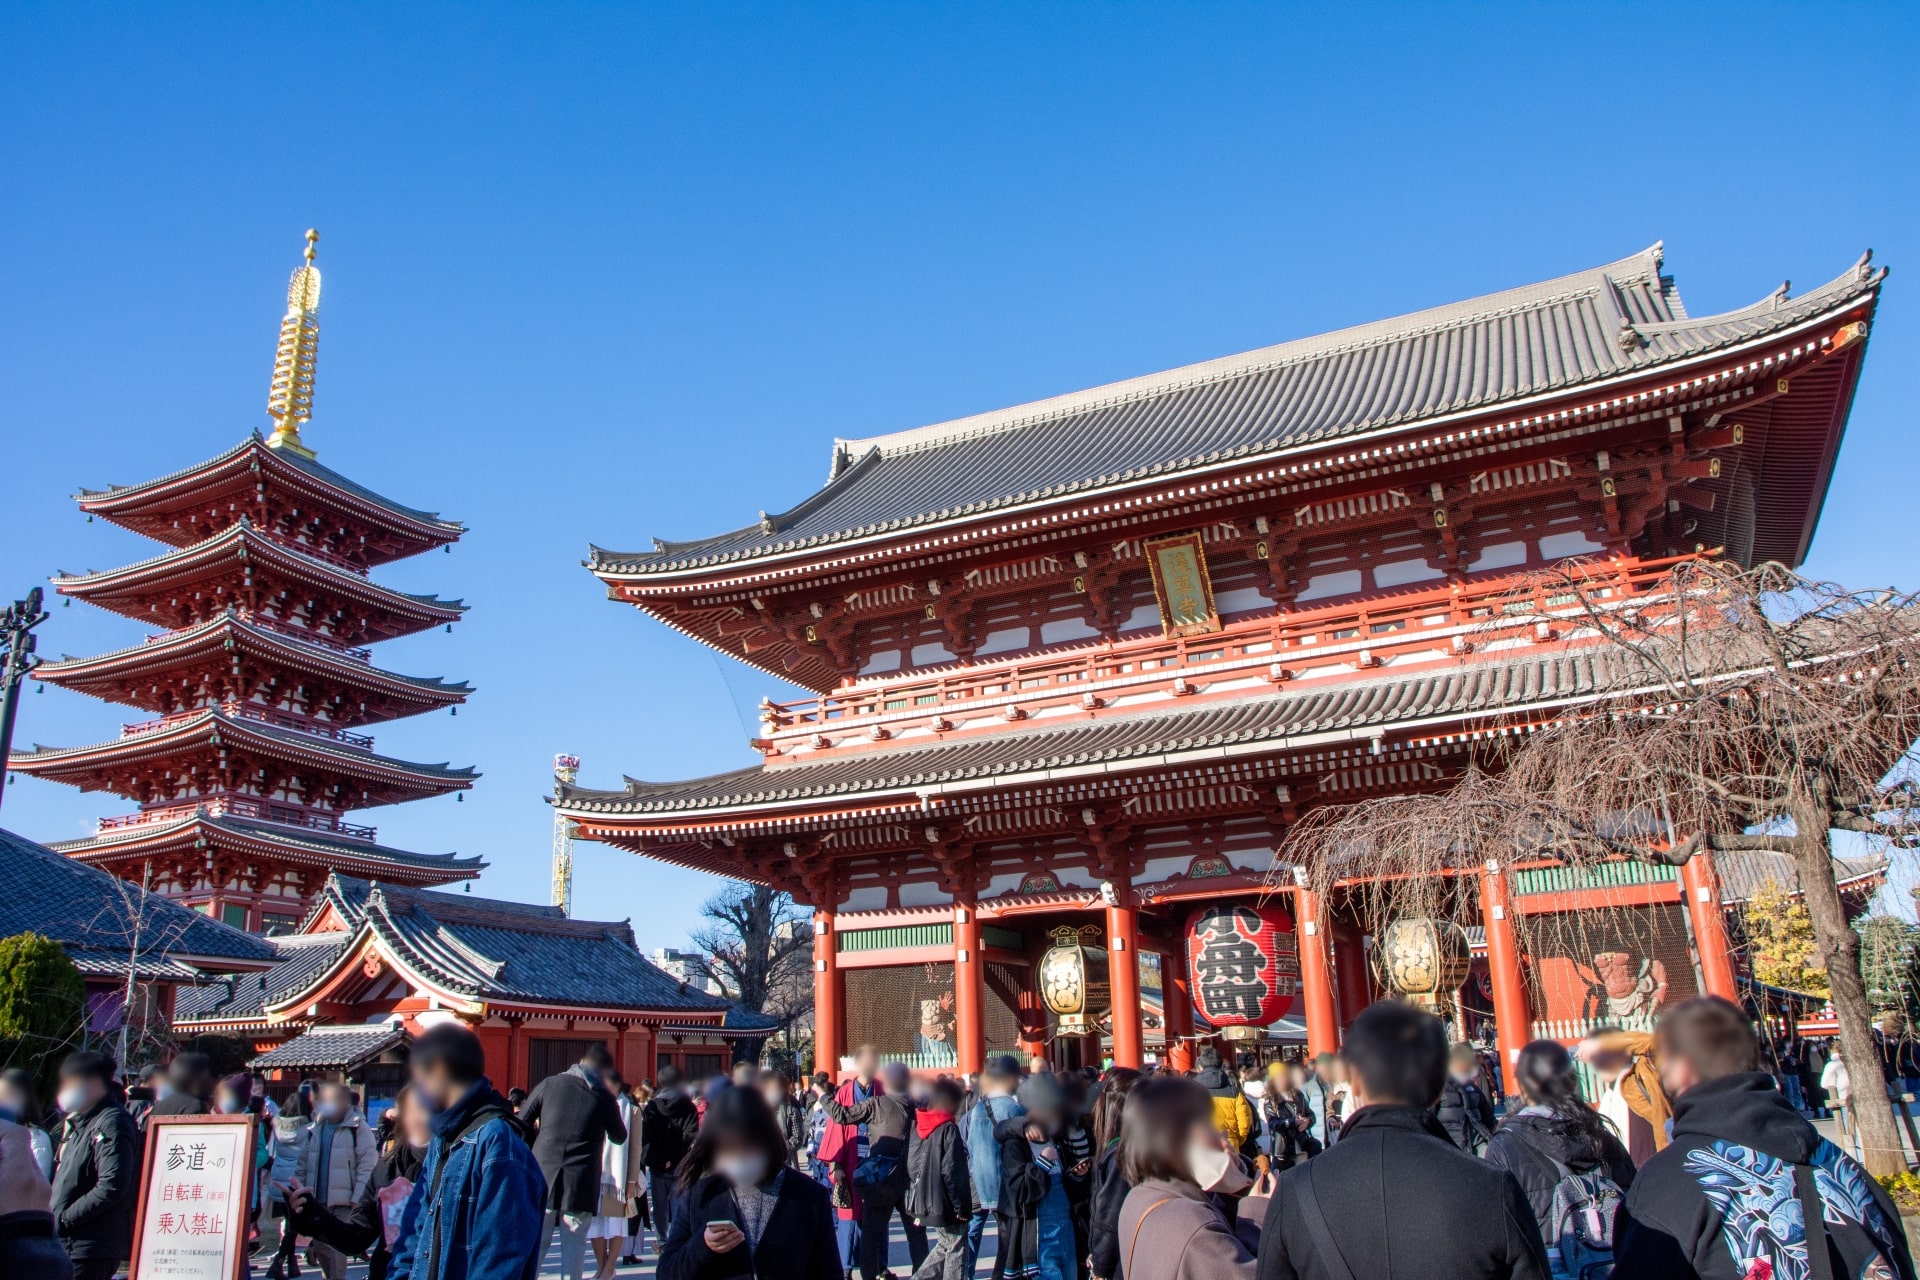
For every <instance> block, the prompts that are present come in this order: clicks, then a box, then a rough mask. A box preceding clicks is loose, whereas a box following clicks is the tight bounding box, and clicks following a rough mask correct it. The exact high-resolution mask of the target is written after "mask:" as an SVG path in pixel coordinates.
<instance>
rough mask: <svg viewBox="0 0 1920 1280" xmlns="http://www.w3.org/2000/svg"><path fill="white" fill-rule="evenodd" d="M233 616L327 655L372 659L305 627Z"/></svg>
mask: <svg viewBox="0 0 1920 1280" xmlns="http://www.w3.org/2000/svg"><path fill="white" fill-rule="evenodd" d="M233 614H234V616H235V617H236V618H238V619H240V621H242V622H244V623H246V624H247V625H248V626H250V627H258V628H259V629H260V630H262V631H271V632H273V634H275V635H277V636H285V637H286V638H287V639H289V640H297V641H299V642H300V643H301V644H310V645H312V646H313V647H314V648H316V649H325V650H326V651H327V652H328V653H337V654H339V655H340V656H341V657H343V658H351V659H353V660H354V661H355V662H368V661H371V660H372V658H373V650H371V649H361V648H358V647H356V646H354V645H350V644H342V643H340V642H339V641H338V640H330V639H328V638H327V637H326V636H323V635H321V634H319V633H318V632H314V631H309V630H307V629H306V628H305V627H296V626H294V625H292V624H291V623H286V622H276V621H275V620H274V619H272V618H269V617H266V616H265V615H263V614H258V613H255V612H254V611H253V610H251V609H235V610H234V611H233ZM179 634H180V633H179V632H177V631H155V632H151V633H149V634H148V636H147V643H148V644H153V643H155V642H156V641H160V640H171V639H173V638H174V637H175V636H177V635H179Z"/></svg>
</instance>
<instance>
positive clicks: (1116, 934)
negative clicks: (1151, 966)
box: [1096, 877, 1147, 1070]
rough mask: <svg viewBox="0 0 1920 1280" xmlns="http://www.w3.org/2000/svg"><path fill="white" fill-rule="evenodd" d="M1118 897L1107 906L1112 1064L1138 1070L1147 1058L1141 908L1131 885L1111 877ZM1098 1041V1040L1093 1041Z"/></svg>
mask: <svg viewBox="0 0 1920 1280" xmlns="http://www.w3.org/2000/svg"><path fill="white" fill-rule="evenodd" d="M1113 888H1114V895H1115V897H1116V899H1117V901H1116V902H1115V904H1114V905H1113V906H1110V907H1108V908H1107V982H1108V985H1109V989H1110V990H1111V991H1112V993H1113V1065H1114V1066H1116V1067H1132V1068H1134V1069H1135V1070H1138V1069H1139V1068H1140V1067H1141V1066H1142V1065H1143V1064H1144V1063H1145V1062H1146V1056H1147V1054H1146V1043H1145V1041H1146V1035H1145V1032H1144V1030H1143V1029H1142V1027H1141V1025H1140V1023H1141V1017H1142V1014H1141V1010H1140V908H1138V907H1136V906H1135V905H1134V904H1133V885H1132V883H1131V882H1130V881H1129V880H1127V879H1124V878H1120V877H1115V879H1114V880H1113ZM1096 1043H1097V1041H1096Z"/></svg>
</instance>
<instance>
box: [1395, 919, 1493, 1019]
mask: <svg viewBox="0 0 1920 1280" xmlns="http://www.w3.org/2000/svg"><path fill="white" fill-rule="evenodd" d="M1380 963H1381V967H1382V968H1383V969H1384V970H1385V974H1384V976H1385V978H1386V985H1387V986H1389V987H1391V988H1393V990H1394V991H1396V992H1398V993H1399V994H1400V996H1401V998H1402V999H1404V1000H1406V1001H1407V1002H1408V1003H1410V1004H1417V1005H1419V1006H1420V1007H1421V1008H1423V1009H1427V1010H1429V1011H1431V1012H1433V1013H1435V1014H1438V1015H1439V1016H1440V1017H1442V1018H1447V1019H1453V1018H1456V1017H1457V1016H1458V1014H1459V1008H1458V1004H1459V1001H1458V997H1459V993H1460V984H1461V983H1463V982H1465V981H1466V980H1467V973H1468V971H1469V970H1470V969H1471V967H1472V964H1473V952H1472V949H1471V948H1470V946H1469V944H1468V942H1467V935H1466V931H1465V930H1463V929H1462V928H1461V927H1460V926H1459V925H1457V924H1455V923H1453V921H1451V920H1435V919H1432V918H1431V917H1427V916H1415V917H1410V918H1408V919H1404V920H1396V921H1394V922H1393V923H1392V924H1390V925H1388V926H1387V930H1386V932H1385V933H1383V934H1382V935H1381V936H1380Z"/></svg>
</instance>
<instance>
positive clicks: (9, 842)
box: [0, 831, 275, 977]
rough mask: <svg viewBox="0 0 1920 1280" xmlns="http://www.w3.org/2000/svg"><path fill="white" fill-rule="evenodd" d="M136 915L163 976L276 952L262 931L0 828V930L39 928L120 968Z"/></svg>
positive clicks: (72, 951) (86, 963) (88, 961)
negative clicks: (257, 934) (217, 916)
mask: <svg viewBox="0 0 1920 1280" xmlns="http://www.w3.org/2000/svg"><path fill="white" fill-rule="evenodd" d="M136 917H137V919H136ZM136 923H137V924H138V925H139V926H140V932H141V934H142V935H143V936H144V938H145V942H144V943H143V947H144V948H145V949H146V952H147V954H146V955H145V956H143V963H144V964H146V965H161V966H162V967H163V968H164V969H165V971H166V976H175V977H179V976H185V975H184V974H183V973H182V972H180V971H179V969H180V967H181V966H199V967H205V966H209V965H210V966H211V967H213V968H216V969H218V968H221V967H223V965H222V962H227V961H231V962H235V964H236V965H237V966H238V967H254V966H257V965H259V964H262V963H264V962H271V961H272V960H274V959H275V952H274V950H273V948H272V947H271V946H270V945H269V944H268V943H267V941H266V940H265V939H263V938H257V937H255V936H254V935H252V934H250V933H243V932H241V931H240V930H238V929H233V928H229V927H228V926H226V925H224V924H221V923H220V922H219V921H217V920H213V919H211V918H209V917H207V916H203V915H201V914H200V913H199V912H198V911H190V910H188V909H187V908H186V907H183V906H181V905H180V904H179V903H177V902H173V901H170V900H169V899H167V898H164V897H162V896H160V895H159V894H157V893H146V892H144V891H142V890H141V888H140V886H139V885H136V884H129V883H127V882H126V881H124V880H121V879H119V878H118V877H117V876H112V875H109V874H108V873H107V872H104V871H100V870H96V869H95V868H93V867H89V866H87V865H85V864H84V863H79V862H75V861H74V860H73V859H71V858H68V857H65V856H63V855H61V854H58V853H55V852H54V851H53V850H52V849H49V848H47V847H46V846H45V845H40V844H35V843H34V842H33V841H31V840H28V839H25V838H23V837H21V836H17V835H15V834H14V833H12V832H11V831H0V937H9V936H11V935H13V934H16V933H28V932H31V933H38V934H41V935H42V936H44V937H49V938H52V939H53V940H54V941H56V942H59V943H60V944H62V945H63V946H65V947H66V948H67V951H68V954H69V955H71V956H72V957H73V958H74V961H75V962H76V963H78V964H81V965H82V967H83V968H85V969H88V970H89V971H93V972H114V971H118V972H121V973H124V972H125V971H126V964H127V958H128V953H129V952H130V951H131V950H132V943H133V929H134V925H135V924H136Z"/></svg>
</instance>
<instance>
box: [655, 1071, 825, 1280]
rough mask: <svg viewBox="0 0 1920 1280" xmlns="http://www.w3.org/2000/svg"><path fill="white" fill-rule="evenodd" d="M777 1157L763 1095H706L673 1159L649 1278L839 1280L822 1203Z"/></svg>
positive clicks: (776, 1136) (818, 1189) (782, 1153)
mask: <svg viewBox="0 0 1920 1280" xmlns="http://www.w3.org/2000/svg"><path fill="white" fill-rule="evenodd" d="M785 1160H786V1139H785V1137H784V1136H783V1135H782V1134H781V1132H780V1126H779V1125H778V1124H777V1123H775V1121H774V1118H773V1110H772V1109H771V1108H770V1107H768V1106H767V1102H766V1099H765V1098H763V1097H761V1096H760V1094H759V1093H758V1092H757V1091H756V1090H753V1089H728V1090H725V1091H724V1092H722V1093H721V1094H720V1095H719V1096H718V1097H716V1098H715V1099H714V1100H713V1102H712V1103H710V1104H709V1105H708V1107H707V1121H706V1124H705V1125H704V1126H703V1127H702V1128H701V1130H700V1135H699V1137H698V1138H696V1139H695V1140H694V1143H693V1146H692V1148H691V1149H690V1150H689V1151H688V1152H687V1154H686V1158H685V1160H684V1161H683V1162H682V1164H681V1168H680V1176H679V1185H678V1186H677V1187H676V1188H675V1195H674V1209H673V1221H672V1224H671V1225H670V1226H668V1228H667V1231H666V1239H665V1240H664V1241H663V1242H662V1244H661V1246H660V1261H659V1264H658V1268H657V1270H656V1273H655V1274H656V1276H657V1277H658V1280H728V1278H729V1277H734V1276H742V1277H749V1276H750V1277H752V1278H753V1280H842V1278H841V1273H840V1248H839V1245H838V1244H837V1243H836V1242H835V1240H834V1226H833V1202H832V1199H831V1197H830V1195H829V1193H828V1191H827V1189H826V1188H825V1187H823V1186H821V1185H820V1184H819V1183H817V1182H815V1181H814V1180H813V1179H811V1178H809V1177H806V1176H805V1175H803V1174H801V1173H799V1172H798V1171H797V1170H794V1169H789V1168H788V1167H787V1166H786V1163H785Z"/></svg>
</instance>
